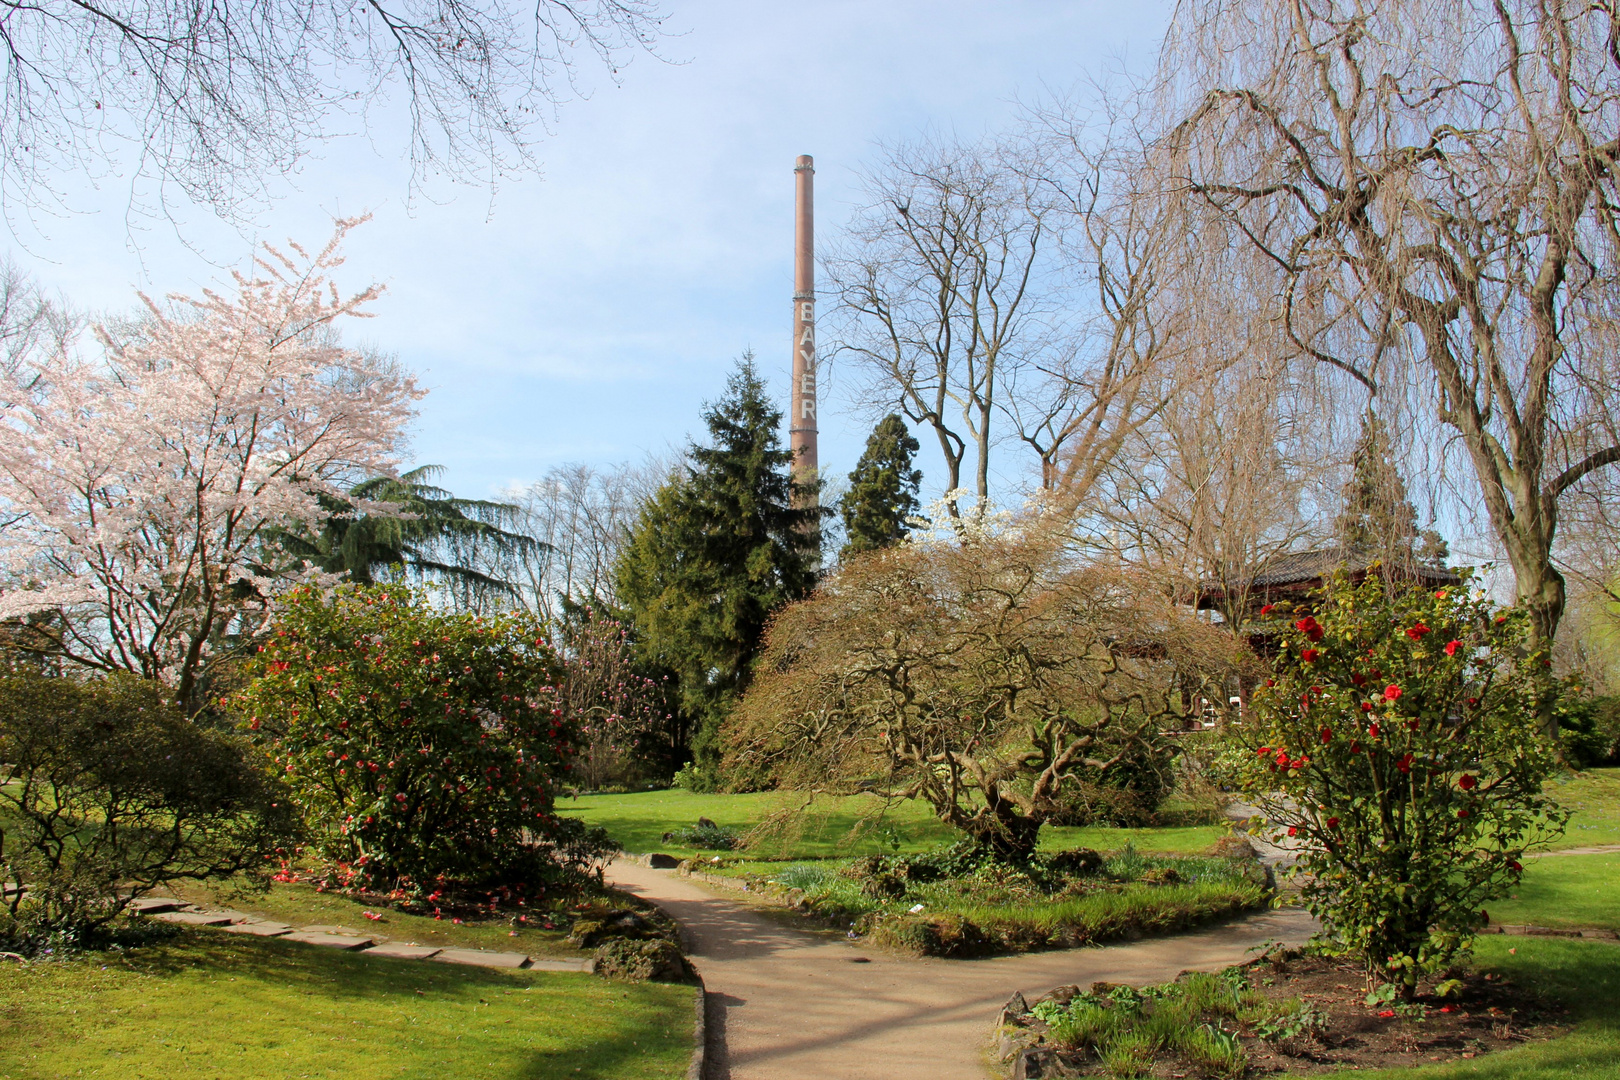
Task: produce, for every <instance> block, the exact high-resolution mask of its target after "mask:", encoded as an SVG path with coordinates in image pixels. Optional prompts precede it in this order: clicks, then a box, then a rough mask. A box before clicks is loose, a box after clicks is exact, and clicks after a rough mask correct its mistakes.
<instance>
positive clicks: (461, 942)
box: [174, 883, 588, 957]
mask: <svg viewBox="0 0 1620 1080" xmlns="http://www.w3.org/2000/svg"><path fill="white" fill-rule="evenodd" d="M174 893H175V895H177V896H178V897H179V898H180V899H182V900H187V901H190V902H191V903H195V904H204V905H207V906H210V907H225V908H230V909H231V910H233V911H241V912H244V913H245V914H249V915H258V916H261V917H263V918H266V919H270V920H272V921H275V922H284V923H289V924H291V925H293V926H344V927H348V928H349V929H352V930H355V931H357V932H359V933H363V934H368V935H381V936H383V937H386V938H388V939H389V940H390V941H402V942H414V943H415V944H418V945H435V946H438V947H440V948H457V949H493V950H496V951H499V952H521V953H528V954H529V955H530V956H554V957H580V956H586V955H588V953H583V952H580V951H578V950H576V949H573V948H571V947H570V946H569V945H568V944H567V943H566V942H565V941H564V940H563V939H564V938H566V937H567V936H568V930H569V927H570V925H571V924H572V920H571V919H570V918H569V917H568V916H567V915H564V914H561V913H553V914H546V913H541V912H536V913H535V914H533V915H530V916H528V917H527V920H528V921H525V922H517V923H514V922H513V921H512V919H511V917H510V916H507V915H501V916H499V917H496V918H490V919H483V920H474V919H464V920H463V921H462V922H461V923H460V924H457V923H456V922H455V921H454V920H453V917H452V916H450V915H445V916H444V917H443V918H442V919H435V918H434V917H433V916H432V915H410V914H407V913H405V912H403V911H397V910H395V909H393V908H387V907H382V906H379V905H375V904H372V905H368V904H364V903H361V902H359V901H358V900H354V899H351V898H350V897H347V896H341V895H339V894H337V893H331V892H316V891H315V888H314V887H313V886H311V885H305V884H281V883H277V884H274V885H272V886H271V887H270V891H269V892H268V893H258V892H241V891H237V890H233V889H231V888H229V887H225V888H208V887H204V886H196V885H191V886H184V887H180V888H176V889H175V890H174ZM367 911H370V912H371V913H373V914H375V915H381V916H382V918H381V919H380V920H372V919H368V918H366V916H365V913H366V912H367ZM547 922H550V923H551V924H552V928H551V929H549V930H548V929H546V926H545V924H546V923H547Z"/></svg>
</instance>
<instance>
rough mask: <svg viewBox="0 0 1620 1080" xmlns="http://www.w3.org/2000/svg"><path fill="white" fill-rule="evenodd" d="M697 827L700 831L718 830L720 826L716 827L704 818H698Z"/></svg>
mask: <svg viewBox="0 0 1620 1080" xmlns="http://www.w3.org/2000/svg"><path fill="white" fill-rule="evenodd" d="M697 827H698V828H700V829H718V828H719V827H720V826H718V825H716V824H715V823H714V822H712V821H710V820H709V819H708V818H706V817H700V818H698V819H697Z"/></svg>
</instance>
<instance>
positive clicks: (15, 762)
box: [0, 675, 294, 948]
mask: <svg viewBox="0 0 1620 1080" xmlns="http://www.w3.org/2000/svg"><path fill="white" fill-rule="evenodd" d="M0 762H5V763H6V764H5V765H3V766H0V769H3V770H5V771H6V772H5V773H4V774H0V825H3V826H4V828H3V829H0V880H4V881H7V882H16V883H19V884H20V885H22V886H23V887H24V889H25V890H26V891H14V892H13V893H12V894H10V895H9V896H8V897H7V898H6V900H5V913H6V919H5V925H4V926H0V936H3V937H9V938H11V939H12V942H13V944H14V945H22V946H23V947H25V948H26V947H27V946H28V943H29V942H30V941H35V942H37V941H38V940H41V939H42V938H44V937H47V936H50V935H57V936H58V937H59V938H60V937H64V936H65V937H66V938H82V937H83V936H85V935H87V934H93V933H94V932H96V931H98V930H100V929H102V928H103V927H105V926H106V924H108V923H109V922H111V921H112V920H113V919H114V918H116V917H117V916H118V914H119V913H120V912H121V911H123V909H124V908H125V907H126V906H127V905H128V903H129V901H130V899H132V898H134V897H137V896H140V895H141V894H143V893H146V892H149V891H150V890H152V889H154V888H156V887H158V886H160V885H165V884H169V883H171V882H175V881H202V880H207V879H210V878H223V877H229V876H231V875H234V874H237V873H239V872H242V871H247V872H249V873H251V874H263V873H264V872H265V867H266V860H267V858H268V857H269V856H271V855H273V853H274V851H275V849H276V847H277V845H278V844H282V843H284V842H286V840H287V838H288V836H289V835H290V833H291V829H292V824H293V820H294V819H293V815H292V813H291V812H290V808H289V806H288V803H287V799H286V795H285V792H283V791H281V790H280V789H279V786H278V785H277V784H275V783H274V782H272V781H271V780H269V779H268V778H266V777H265V776H264V774H263V773H261V772H260V771H259V769H258V768H257V766H256V764H255V762H254V761H253V760H252V756H251V754H250V753H249V749H248V747H247V746H246V744H245V743H244V741H243V740H241V739H238V738H236V737H234V736H231V735H227V734H223V733H221V732H218V731H212V730H208V729H206V728H203V727H199V726H197V725H195V724H192V723H191V722H190V721H188V720H187V719H186V718H185V716H184V714H183V713H182V712H181V711H180V710H179V709H178V708H177V707H175V706H174V705H173V704H172V703H171V701H170V697H169V694H168V692H167V691H166V690H165V689H164V688H163V687H161V686H159V685H157V684H156V683H151V682H147V681H145V680H141V679H137V678H135V677H134V676H130V675H114V676H110V677H108V678H105V679H90V680H85V681H79V680H76V679H68V678H46V677H44V676H40V675H14V676H9V677H6V678H0Z"/></svg>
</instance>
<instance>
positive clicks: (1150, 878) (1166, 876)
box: [1142, 866, 1182, 885]
mask: <svg viewBox="0 0 1620 1080" xmlns="http://www.w3.org/2000/svg"><path fill="white" fill-rule="evenodd" d="M1181 881H1182V877H1181V875H1180V874H1178V873H1176V870H1175V868H1174V867H1171V866H1155V867H1154V868H1153V869H1151V870H1149V871H1147V872H1146V873H1145V874H1143V875H1142V884H1144V885H1178V884H1180V883H1181Z"/></svg>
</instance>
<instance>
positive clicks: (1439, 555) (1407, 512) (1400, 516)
mask: <svg viewBox="0 0 1620 1080" xmlns="http://www.w3.org/2000/svg"><path fill="white" fill-rule="evenodd" d="M1350 466H1351V474H1350V479H1349V481H1348V482H1347V483H1346V484H1345V486H1344V507H1343V509H1342V510H1340V512H1339V516H1338V519H1337V520H1336V521H1335V522H1334V530H1333V531H1334V535H1335V536H1336V538H1337V539H1338V542H1339V544H1340V546H1341V547H1342V548H1343V549H1344V551H1345V553H1346V554H1347V555H1349V554H1351V553H1355V554H1357V555H1360V556H1362V557H1367V558H1372V559H1379V560H1382V561H1384V562H1386V563H1399V564H1406V565H1417V566H1428V567H1442V566H1444V565H1445V562H1446V558H1447V556H1448V554H1449V552H1448V550H1447V545H1446V542H1445V540H1443V539H1442V538H1441V537H1440V534H1439V533H1437V532H1435V531H1434V530H1433V529H1421V530H1420V529H1419V528H1418V512H1417V507H1416V506H1414V505H1412V500H1411V498H1410V497H1409V496H1408V495H1407V493H1406V482H1405V481H1404V480H1403V479H1402V478H1401V471H1400V469H1399V468H1398V467H1397V466H1396V464H1395V458H1394V453H1393V450H1392V447H1391V445H1390V441H1389V434H1388V432H1387V431H1386V430H1385V429H1384V424H1383V422H1382V421H1381V420H1379V419H1378V417H1377V416H1375V415H1374V414H1373V412H1372V411H1371V410H1370V409H1369V410H1368V412H1367V415H1366V416H1364V417H1362V420H1361V436H1360V437H1359V438H1358V439H1357V440H1356V446H1355V449H1354V450H1353V451H1352V452H1351V456H1350Z"/></svg>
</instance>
